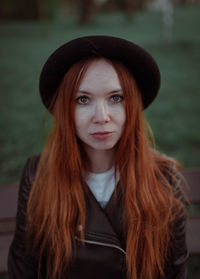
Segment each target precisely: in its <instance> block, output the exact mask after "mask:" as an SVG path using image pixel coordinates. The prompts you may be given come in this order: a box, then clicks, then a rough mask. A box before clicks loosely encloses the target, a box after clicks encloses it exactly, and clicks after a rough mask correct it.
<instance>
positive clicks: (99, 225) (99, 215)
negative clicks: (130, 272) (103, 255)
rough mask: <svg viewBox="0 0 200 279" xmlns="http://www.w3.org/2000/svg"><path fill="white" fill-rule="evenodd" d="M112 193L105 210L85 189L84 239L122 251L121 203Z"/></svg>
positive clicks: (116, 194) (115, 194) (88, 190)
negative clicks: (109, 245) (113, 246)
mask: <svg viewBox="0 0 200 279" xmlns="http://www.w3.org/2000/svg"><path fill="white" fill-rule="evenodd" d="M118 188H119V185H117V192H114V193H113V194H112V196H111V198H110V200H109V202H108V204H107V206H106V208H105V209H103V208H102V207H101V205H100V204H99V202H98V201H97V200H96V198H95V197H94V195H93V194H92V192H91V190H90V189H89V187H88V186H87V187H86V223H85V238H86V239H88V240H93V241H100V242H106V243H109V244H112V245H117V246H119V247H120V248H122V249H124V247H125V246H124V243H123V242H124V241H123V237H122V226H121V205H120V204H121V203H119V199H120V197H119V195H118V192H119V191H118Z"/></svg>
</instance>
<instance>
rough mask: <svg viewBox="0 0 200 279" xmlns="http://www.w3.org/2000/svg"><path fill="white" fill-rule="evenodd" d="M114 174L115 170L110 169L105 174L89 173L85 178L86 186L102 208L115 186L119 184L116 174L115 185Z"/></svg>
mask: <svg viewBox="0 0 200 279" xmlns="http://www.w3.org/2000/svg"><path fill="white" fill-rule="evenodd" d="M114 172H115V169H114V167H112V168H111V169H109V170H108V171H106V172H102V173H89V174H88V175H87V178H86V183H87V185H88V186H89V188H90V190H91V191H92V193H93V195H94V196H95V198H96V200H97V201H98V202H99V203H100V204H101V206H102V207H103V208H104V207H105V206H106V204H107V203H108V201H109V199H110V197H111V195H112V193H113V191H114V189H115V186H116V184H117V183H118V182H119V173H118V172H117V179H116V184H115V177H114Z"/></svg>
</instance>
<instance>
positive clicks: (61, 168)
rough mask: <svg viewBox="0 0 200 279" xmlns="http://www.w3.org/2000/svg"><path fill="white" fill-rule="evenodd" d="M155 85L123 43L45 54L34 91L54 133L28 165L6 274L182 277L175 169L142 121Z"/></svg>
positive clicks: (146, 64) (133, 48)
mask: <svg viewBox="0 0 200 279" xmlns="http://www.w3.org/2000/svg"><path fill="white" fill-rule="evenodd" d="M159 86H160V73H159V69H158V66H157V64H156V62H155V61H154V59H153V58H152V57H151V56H150V54H148V53H147V52H146V51H145V50H144V49H142V48H141V47H139V46H137V45H135V44H133V43H132V42H129V41H126V40H123V39H120V38H115V37H107V36H90V37H82V38H78V39H75V40H73V41H71V42H69V43H66V44H65V45H63V46H62V47H60V48H59V49H57V50H56V51H55V52H54V53H53V54H52V55H51V56H50V57H49V59H48V60H47V62H46V64H45V65H44V67H43V70H42V73H41V77H40V94H41V97H42V100H43V103H44V105H45V106H46V107H47V109H48V110H49V111H50V112H51V113H52V115H53V117H54V127H53V129H52V132H51V134H50V135H49V137H48V140H47V143H46V145H45V148H44V151H43V153H42V154H41V156H35V157H32V158H30V159H29V160H28V161H27V163H26V166H25V168H24V172H23V175H22V179H21V183H20V191H19V201H18V212H17V224H16V232H15V236H14V239H13V242H12V245H11V247H10V251H9V257H8V270H9V276H10V278H17V279H18V278H20V279H25V278H52V279H54V278H66V279H68V278H69V279H72V278H73V279H79V278H81V277H83V278H88V279H90V278H92V279H93V278H95V279H100V278H101V279H102V278H106V279H108V278H109V279H110V278H115V279H118V278H122V279H125V278H130V279H156V278H157V279H161V278H167V279H186V276H187V260H188V253H187V247H186V243H185V211H184V198H183V195H182V191H181V188H180V179H179V172H178V168H177V164H176V162H175V161H174V160H172V159H169V158H167V157H165V156H163V155H161V154H160V153H158V152H157V151H156V150H155V149H153V147H152V146H151V140H150V139H149V137H150V136H149V135H150V133H149V132H148V131H147V128H148V126H147V125H146V124H147V123H146V122H144V116H143V110H144V109H145V108H146V107H148V106H149V104H150V103H151V102H152V101H153V100H154V98H155V97H156V95H157V92H158V89H159Z"/></svg>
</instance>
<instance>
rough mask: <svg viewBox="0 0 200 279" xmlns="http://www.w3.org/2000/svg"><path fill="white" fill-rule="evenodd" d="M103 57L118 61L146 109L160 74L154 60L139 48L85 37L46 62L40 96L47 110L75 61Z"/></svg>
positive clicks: (113, 39)
mask: <svg viewBox="0 0 200 279" xmlns="http://www.w3.org/2000/svg"><path fill="white" fill-rule="evenodd" d="M91 56H96V57H106V58H109V59H111V60H112V59H114V60H117V61H120V62H121V63H122V64H124V65H125V66H126V67H127V68H128V69H129V71H130V72H131V73H132V75H133V76H134V78H135V80H136V82H137V85H138V87H139V89H140V91H141V94H142V102H143V108H144V109H145V108H147V107H148V106H149V105H150V104H151V103H152V101H153V100H154V99H155V97H156V96H157V94H158V90H159V87H160V71H159V68H158V65H157V63H156V62H155V60H154V59H153V57H152V56H151V55H150V54H149V53H148V52H147V51H146V50H144V49H143V48H141V47H140V46H138V45H136V44H134V43H132V42H130V41H127V40H125V39H121V38H117V37H112V36H87V37H81V38H77V39H75V40H72V41H70V42H68V43H66V44H64V45H62V46H61V47H59V48H58V49H57V50H56V51H55V52H53V53H52V55H51V56H50V57H49V58H48V60H47V61H46V63H45V65H44V67H43V69H42V72H41V75H40V81H39V88H40V95H41V98H42V101H43V103H44V105H45V106H46V107H47V108H49V105H50V103H51V100H52V98H53V96H54V94H55V91H56V89H57V88H58V87H59V85H60V83H61V81H62V79H63V77H64V75H65V73H66V72H67V71H68V69H69V68H70V67H71V66H72V65H73V64H75V63H76V62H77V61H79V60H81V59H83V58H86V57H91Z"/></svg>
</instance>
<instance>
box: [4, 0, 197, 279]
mask: <svg viewBox="0 0 200 279" xmlns="http://www.w3.org/2000/svg"><path fill="white" fill-rule="evenodd" d="M167 2H168V6H167V4H166V3H167ZM171 2H173V6H171V5H169V3H170V2H169V1H165V0H137V1H136V0H135V1H133V0H125V1H122V0H115V1H114V0H95V1H93V0H85V1H84V0H82V1H81V0H74V1H72V0H59V1H56V0H41V1H32V0H30V1H25V0H15V1H14V0H2V1H1V2H0V16H1V21H0V34H1V43H0V61H1V63H0V90H1V102H0V116H1V117H0V131H1V133H0V154H1V156H0V173H1V174H0V185H6V184H13V183H17V182H18V181H19V178H20V173H21V170H22V167H23V165H24V163H25V161H26V158H27V157H30V156H32V155H34V154H38V153H40V152H41V150H42V148H43V145H44V142H45V139H46V135H47V133H48V127H49V123H50V122H51V120H50V116H48V115H47V114H46V112H45V109H44V107H43V105H42V104H41V101H40V97H39V90H38V79H39V75H40V71H41V68H42V66H43V64H44V62H45V61H46V59H47V58H48V56H49V55H50V54H51V53H52V52H53V51H54V50H55V49H56V48H57V47H59V46H60V45H61V44H64V43H65V42H66V41H69V40H71V39H73V38H76V37H78V36H85V35H113V36H119V37H122V38H125V39H128V40H131V41H133V42H135V43H138V44H139V45H141V46H143V47H144V48H145V49H147V50H148V51H149V52H150V53H151V54H152V55H153V56H154V58H155V59H156V60H157V62H158V65H159V67H160V70H161V76H162V84H161V89H160V93H159V95H158V98H157V99H156V100H155V102H154V103H153V105H152V106H151V107H150V108H148V109H147V110H146V111H145V114H146V116H147V119H148V120H149V122H150V125H151V127H152V129H153V132H154V135H155V139H156V144H157V148H158V149H159V150H160V151H162V152H164V153H166V154H168V155H169V156H173V157H176V158H177V159H178V160H179V161H180V162H181V163H182V164H183V166H184V167H186V168H200V127H199V120H200V115H199V105H200V16H199V15H200V13H199V12H200V1H199V0H176V1H175V0H174V1H171ZM199 269H200V268H199V257H193V264H191V266H190V279H196V278H200V272H199ZM2 278H3V277H2Z"/></svg>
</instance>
